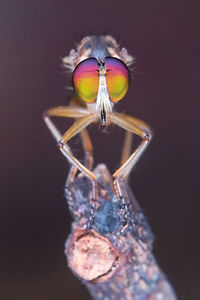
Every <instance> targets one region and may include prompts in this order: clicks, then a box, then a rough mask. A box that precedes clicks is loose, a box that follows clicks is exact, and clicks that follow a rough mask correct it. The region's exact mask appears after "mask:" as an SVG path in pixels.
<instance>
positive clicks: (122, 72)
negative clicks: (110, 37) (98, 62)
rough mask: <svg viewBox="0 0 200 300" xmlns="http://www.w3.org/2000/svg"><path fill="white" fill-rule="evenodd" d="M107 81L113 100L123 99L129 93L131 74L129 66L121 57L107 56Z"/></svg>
mask: <svg viewBox="0 0 200 300" xmlns="http://www.w3.org/2000/svg"><path fill="white" fill-rule="evenodd" d="M105 64H106V83H107V88H108V92H109V96H110V100H111V101H112V102H117V101H119V100H121V99H122V98H123V97H124V96H125V95H126V93H127V91H128V88H129V82H130V75H129V70H128V68H127V66H126V65H125V64H124V63H123V62H122V61H121V60H119V59H117V58H114V57H107V58H106V59H105Z"/></svg>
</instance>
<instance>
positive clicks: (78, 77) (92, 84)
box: [73, 58, 99, 103]
mask: <svg viewBox="0 0 200 300" xmlns="http://www.w3.org/2000/svg"><path fill="white" fill-rule="evenodd" d="M73 85H74V90H75V92H76V94H77V96H78V97H79V98H80V99H81V100H83V101H84V102H87V103H93V102H94V101H95V100H96V98H97V93H98V88H99V74H98V62H97V60H96V59H95V58H88V59H85V60H83V61H82V62H80V63H79V64H78V65H77V66H76V68H75V70H74V73H73Z"/></svg>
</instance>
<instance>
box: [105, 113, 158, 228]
mask: <svg viewBox="0 0 200 300" xmlns="http://www.w3.org/2000/svg"><path fill="white" fill-rule="evenodd" d="M110 120H111V122H112V123H114V124H116V125H118V126H119V127H121V128H123V129H124V130H127V131H129V132H131V133H134V134H137V135H139V136H140V137H141V138H142V139H143V141H142V142H141V143H140V145H139V146H138V147H137V149H136V150H135V151H134V152H133V153H132V154H131V155H130V156H129V157H127V160H126V161H125V162H124V163H123V164H122V166H121V167H120V168H119V169H117V170H116V171H115V173H114V174H113V178H114V187H115V191H116V194H117V195H118V197H120V198H121V199H122V204H123V205H124V208H125V210H126V213H127V222H129V221H130V220H129V210H128V205H127V203H126V200H125V196H126V195H125V188H123V186H124V185H125V184H126V182H127V177H128V175H129V174H130V172H131V170H132V168H133V167H134V165H135V164H136V163H137V161H138V160H139V158H140V157H141V155H142V154H143V152H144V151H145V150H146V148H147V146H148V144H149V142H150V140H151V138H152V132H151V129H150V128H149V126H148V125H147V124H146V123H145V122H143V121H141V120H139V119H136V118H134V117H132V116H129V115H126V114H120V113H113V114H112V115H111V116H110ZM127 139H128V140H127V144H128V147H130V141H129V138H128V136H127ZM127 153H128V152H127ZM126 155H127V154H124V156H123V158H125V157H126Z"/></svg>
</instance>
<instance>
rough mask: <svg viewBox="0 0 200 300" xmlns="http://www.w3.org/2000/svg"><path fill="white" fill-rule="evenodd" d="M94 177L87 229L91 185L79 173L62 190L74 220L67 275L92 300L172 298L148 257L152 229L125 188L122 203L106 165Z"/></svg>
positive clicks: (155, 265) (68, 245) (150, 249)
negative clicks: (93, 208)
mask: <svg viewBox="0 0 200 300" xmlns="http://www.w3.org/2000/svg"><path fill="white" fill-rule="evenodd" d="M94 173H95V174H96V176H97V182H98V203H96V213H95V217H94V222H93V223H92V225H91V228H90V229H88V228H87V225H88V222H89V216H90V205H91V183H90V181H89V180H88V179H87V178H86V177H84V176H83V175H82V174H79V175H78V176H77V177H76V178H75V179H74V181H73V182H72V183H71V184H67V186H66V189H65V191H66V198H67V201H68V204H69V208H70V211H71V214H72V216H73V219H74V221H73V224H72V232H71V234H70V235H69V237H68V239H67V241H66V248H65V253H66V255H67V259H68V264H69V267H70V268H71V270H72V272H73V273H74V274H75V276H77V277H78V278H79V279H80V280H81V281H82V282H83V283H84V284H85V285H86V286H87V288H88V290H89V291H90V293H91V295H92V297H93V299H95V300H100V299H104V300H111V299H113V300H133V299H134V300H145V299H148V300H164V299H166V300H175V299H176V295H175V293H174V291H173V288H172V287H171V285H170V284H169V282H168V280H167V278H166V276H165V275H164V274H163V272H162V271H161V270H160V268H159V266H158V265H157V262H156V260H155V258H154V256H153V254H152V244H153V234H152V232H151V229H150V227H149V225H148V223H147V221H146V219H145V217H144V215H143V213H142V211H141V209H140V208H139V205H138V203H137V201H136V199H135V197H134V196H133V194H132V192H131V190H130V188H129V187H128V186H125V187H124V193H125V195H124V197H125V198H124V201H125V203H126V205H124V204H122V203H123V202H124V201H121V199H119V198H117V197H116V195H115V193H114V189H113V181H112V178H111V176H110V173H109V171H108V169H107V168H106V166H105V165H103V164H101V165H98V166H97V167H96V169H95V170H94ZM68 182H69V181H68ZM127 206H128V207H129V209H128V212H127V209H126V208H125V207H127Z"/></svg>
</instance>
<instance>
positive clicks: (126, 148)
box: [120, 131, 133, 166]
mask: <svg viewBox="0 0 200 300" xmlns="http://www.w3.org/2000/svg"><path fill="white" fill-rule="evenodd" d="M132 140H133V135H132V133H131V132H130V131H126V132H125V138H124V144H123V147H122V155H121V163H120V166H122V165H123V164H124V163H125V161H127V159H128V158H129V156H130V155H131V144H132Z"/></svg>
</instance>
